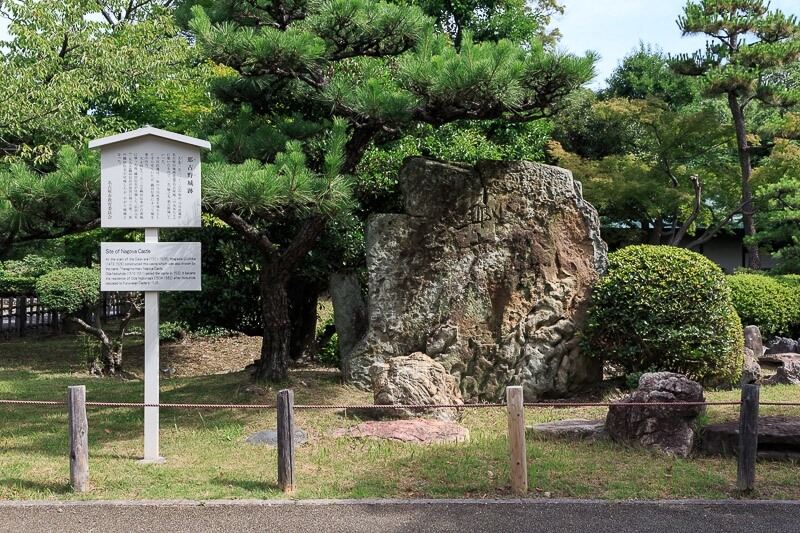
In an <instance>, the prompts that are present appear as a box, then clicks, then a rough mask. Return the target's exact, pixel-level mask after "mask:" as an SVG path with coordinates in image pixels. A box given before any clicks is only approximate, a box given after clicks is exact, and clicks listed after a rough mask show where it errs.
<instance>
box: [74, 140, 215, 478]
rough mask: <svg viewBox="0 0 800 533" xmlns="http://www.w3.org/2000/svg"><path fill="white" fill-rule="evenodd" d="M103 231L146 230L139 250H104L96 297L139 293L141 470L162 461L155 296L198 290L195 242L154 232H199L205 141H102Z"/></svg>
mask: <svg viewBox="0 0 800 533" xmlns="http://www.w3.org/2000/svg"><path fill="white" fill-rule="evenodd" d="M89 148H100V167H101V203H100V209H101V213H100V218H101V225H102V227H105V228H144V243H103V244H102V247H101V290H103V291H143V292H144V306H145V312H144V313H145V315H144V324H145V327H144V329H145V334H144V343H145V355H144V403H145V404H148V405H150V407H145V408H144V458H143V459H142V462H144V463H154V462H163V461H164V458H163V457H161V455H160V454H159V434H158V432H159V409H158V403H159V390H160V388H159V374H158V372H159V367H160V364H159V343H158V341H159V339H158V326H159V306H158V303H159V302H158V300H159V291H162V290H169V291H186V290H189V291H199V290H200V243H159V241H158V230H159V228H164V227H167V228H178V227H200V225H201V222H200V210H201V208H200V148H205V149H210V148H211V144H210V143H209V142H208V141H203V140H200V139H195V138H193V137H187V136H185V135H179V134H176V133H172V132H169V131H164V130H160V129H157V128H150V127H147V128H141V129H138V130H136V131H131V132H127V133H121V134H119V135H113V136H111V137H105V138H103V139H95V140H94V141H91V142H90V143H89Z"/></svg>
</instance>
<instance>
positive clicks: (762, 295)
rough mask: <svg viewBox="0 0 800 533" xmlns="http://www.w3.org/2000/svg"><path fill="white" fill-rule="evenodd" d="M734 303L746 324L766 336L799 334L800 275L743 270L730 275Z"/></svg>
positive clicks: (729, 281)
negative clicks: (756, 327) (768, 273)
mask: <svg viewBox="0 0 800 533" xmlns="http://www.w3.org/2000/svg"><path fill="white" fill-rule="evenodd" d="M728 285H729V286H730V288H731V294H732V300H733V306H734V307H736V312H737V313H739V316H740V317H741V319H742V323H743V324H746V325H754V326H758V329H759V330H761V335H762V336H763V337H764V338H765V339H769V338H771V337H774V336H775V335H781V336H788V337H792V336H795V335H797V334H798V333H800V283H798V279H797V276H791V275H789V276H768V275H765V274H756V273H752V272H743V273H738V274H734V275H732V276H728Z"/></svg>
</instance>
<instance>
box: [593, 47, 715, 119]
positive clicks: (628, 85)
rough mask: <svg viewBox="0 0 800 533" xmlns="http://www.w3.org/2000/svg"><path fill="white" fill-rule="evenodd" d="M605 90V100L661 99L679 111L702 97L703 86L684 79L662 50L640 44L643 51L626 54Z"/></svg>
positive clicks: (689, 79)
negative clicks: (672, 67) (700, 89)
mask: <svg viewBox="0 0 800 533" xmlns="http://www.w3.org/2000/svg"><path fill="white" fill-rule="evenodd" d="M607 83H608V87H607V88H606V89H605V90H604V91H601V93H602V97H603V99H608V98H629V99H634V100H642V99H645V98H658V99H659V100H662V101H664V102H666V103H667V104H668V105H669V106H670V107H671V108H673V109H675V108H678V107H681V106H684V105H687V104H691V103H692V102H695V101H697V99H698V98H699V96H700V94H699V84H698V83H697V82H696V81H695V80H694V79H692V78H689V77H686V76H681V75H680V74H678V73H676V72H675V71H674V70H672V69H671V68H670V66H669V58H668V57H667V56H666V55H665V54H664V52H662V51H661V49H660V48H658V47H654V46H652V45H649V44H648V45H645V44H644V43H643V42H641V41H640V42H639V48H638V49H636V50H635V51H633V52H632V53H630V54H628V55H626V56H625V57H624V58H623V59H622V63H620V65H619V66H618V67H617V68H616V69H614V71H613V72H612V73H611V76H610V77H609V78H608V80H607Z"/></svg>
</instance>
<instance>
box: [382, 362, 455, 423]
mask: <svg viewBox="0 0 800 533" xmlns="http://www.w3.org/2000/svg"><path fill="white" fill-rule="evenodd" d="M369 373H370V376H371V378H372V392H373V394H374V395H375V405H398V404H401V405H461V404H463V403H464V401H463V400H462V399H461V391H460V390H459V389H458V380H457V379H456V378H455V377H454V376H452V375H451V374H448V373H447V370H445V369H444V367H443V366H442V365H441V364H439V363H437V362H436V361H434V360H433V359H431V358H430V357H428V356H427V355H425V354H424V353H421V352H415V353H412V354H411V355H408V356H405V355H403V356H398V357H392V358H390V359H388V360H386V362H385V363H375V364H373V365H372V367H370V369H369ZM383 414H384V415H385V416H390V417H394V418H413V417H415V416H422V415H427V416H431V417H433V418H436V419H438V420H444V421H451V420H458V418H459V413H458V410H457V409H455V408H449V407H437V408H433V409H425V410H424V411H422V410H415V411H411V410H408V409H386V410H385V413H383Z"/></svg>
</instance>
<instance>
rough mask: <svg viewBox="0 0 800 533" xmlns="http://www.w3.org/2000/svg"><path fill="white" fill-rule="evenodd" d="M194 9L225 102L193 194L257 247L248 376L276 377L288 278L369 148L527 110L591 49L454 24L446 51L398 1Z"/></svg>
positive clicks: (280, 369)
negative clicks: (552, 46) (202, 194)
mask: <svg viewBox="0 0 800 533" xmlns="http://www.w3.org/2000/svg"><path fill="white" fill-rule="evenodd" d="M192 14H193V18H192V20H191V23H190V27H191V29H192V30H193V31H194V33H195V35H196V38H197V44H198V48H199V49H200V51H201V52H202V53H203V55H204V56H205V57H208V58H210V59H211V60H212V61H215V62H217V63H220V64H223V65H226V66H228V67H230V69H231V75H226V76H222V77H220V78H218V79H216V80H215V81H214V84H213V87H214V93H215V95H216V96H217V98H219V99H220V101H221V102H223V103H224V104H226V106H227V109H228V112H227V113H225V114H224V115H221V123H220V124H219V129H218V134H217V135H216V137H215V138H214V141H215V144H216V147H217V154H219V155H221V156H224V158H225V162H224V163H223V162H222V161H219V162H218V163H217V164H215V165H210V168H208V169H207V171H206V175H207V176H208V178H207V179H206V183H207V184H209V187H208V188H207V189H206V192H207V194H206V200H205V202H206V207H207V209H209V210H210V211H211V212H213V213H214V214H216V215H217V216H218V217H219V218H220V219H222V220H224V221H225V222H226V223H228V224H229V225H230V226H231V227H232V228H233V229H234V230H236V231H237V232H238V233H240V234H241V235H242V236H243V237H244V238H245V239H247V240H248V241H249V242H251V244H253V245H254V246H255V247H256V248H257V249H259V250H260V253H261V265H260V268H261V273H260V276H261V278H260V279H261V282H260V284H261V300H262V320H263V322H264V344H263V346H262V352H261V359H260V360H259V363H258V365H257V369H256V372H255V376H256V377H257V378H268V379H271V380H280V379H282V378H284V377H285V376H286V370H287V365H288V360H289V357H288V346H289V343H290V339H289V335H288V331H289V327H288V326H289V319H288V310H287V307H288V300H287V284H288V283H289V281H290V280H291V279H292V277H293V274H294V273H295V272H296V271H297V270H298V269H299V268H300V266H301V265H302V264H303V261H304V260H305V258H306V257H307V256H308V254H309V252H311V250H312V249H313V245H314V243H315V242H316V240H317V237H318V236H319V235H320V234H321V232H322V231H323V229H324V227H325V225H326V223H327V222H328V221H329V220H331V219H333V218H334V217H335V216H337V215H338V214H339V213H342V212H343V211H345V210H347V209H349V208H350V206H351V205H352V204H351V199H352V196H351V190H352V184H351V183H350V180H348V179H345V178H344V177H343V176H344V175H352V174H353V173H354V172H355V171H356V168H357V166H358V164H359V162H360V161H361V159H362V157H363V156H364V153H365V151H366V150H367V149H368V148H369V147H370V146H373V145H374V143H378V144H381V143H384V142H387V141H390V140H396V139H398V138H401V137H402V136H403V135H404V134H406V133H413V132H414V131H418V130H417V129H416V128H418V127H419V125H421V124H422V125H425V124H427V125H430V126H434V127H438V126H441V125H444V124H447V123H450V122H454V121H458V120H494V119H502V120H510V121H514V122H529V121H532V120H536V119H538V118H542V117H545V116H548V115H550V114H551V113H552V112H554V110H556V109H557V108H558V107H559V104H560V103H561V101H562V100H563V98H564V97H565V96H566V95H567V94H569V93H570V92H571V91H572V90H574V89H575V88H577V87H579V86H580V85H581V84H583V83H585V82H586V81H588V80H589V79H590V78H591V76H592V64H593V60H594V58H593V57H591V56H589V57H583V58H580V57H575V56H572V55H565V54H556V53H553V52H551V51H549V50H548V49H547V48H546V47H545V46H544V44H543V43H542V42H541V41H539V40H531V41H530V43H529V44H528V45H526V46H522V45H521V44H520V43H516V42H512V41H509V40H506V39H499V40H497V41H496V42H494V41H492V42H475V40H474V38H473V37H472V36H471V35H472V34H471V33H470V32H464V33H463V34H462V38H461V43H460V47H458V48H457V47H455V46H453V43H452V41H451V40H450V39H449V38H448V37H447V36H446V35H444V34H441V33H437V32H435V31H434V25H433V24H432V23H431V20H430V19H428V18H427V17H425V16H424V14H423V12H422V11H421V10H420V9H419V8H417V7H414V6H408V5H401V4H391V3H386V2H377V1H371V0H331V1H324V2H302V1H301V2H296V3H291V4H287V3H284V2H279V1H275V2H272V1H257V2H249V3H240V2H228V1H226V2H216V3H213V4H212V3H208V4H207V5H206V7H205V8H200V7H199V6H196V7H194V8H193V9H192ZM330 131H332V133H331V134H329V133H328V132H330ZM297 142H300V143H302V146H303V148H302V149H301V145H300V144H296V143H297ZM249 160H252V161H249ZM256 161H257V162H258V163H256ZM231 163H235V164H239V165H232V166H231V165H230V164H231ZM281 183H284V184H285V185H280V184H281ZM301 184H308V186H309V187H310V188H309V189H307V191H308V192H307V193H306V192H303V191H305V190H306V189H303V188H302V187H301ZM289 227H296V228H298V229H297V230H296V231H294V232H287V231H286V229H287V228H289ZM288 233H291V234H288Z"/></svg>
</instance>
